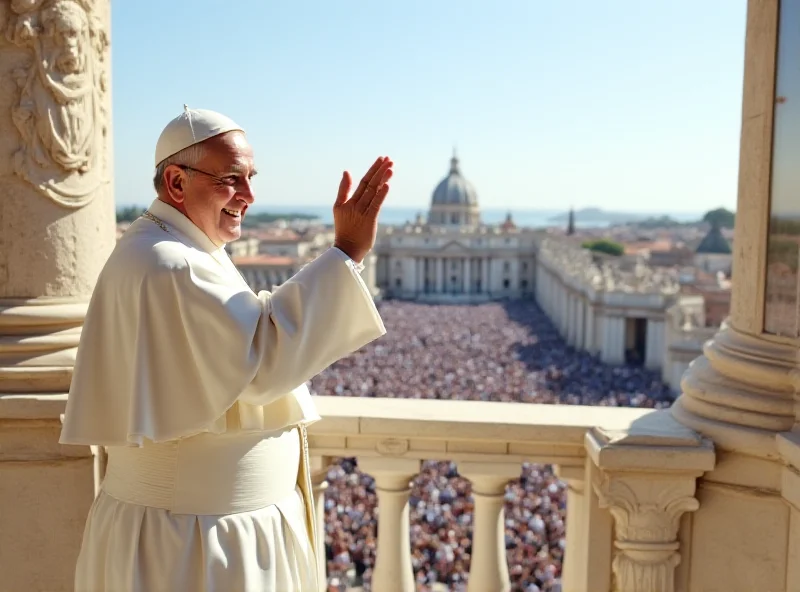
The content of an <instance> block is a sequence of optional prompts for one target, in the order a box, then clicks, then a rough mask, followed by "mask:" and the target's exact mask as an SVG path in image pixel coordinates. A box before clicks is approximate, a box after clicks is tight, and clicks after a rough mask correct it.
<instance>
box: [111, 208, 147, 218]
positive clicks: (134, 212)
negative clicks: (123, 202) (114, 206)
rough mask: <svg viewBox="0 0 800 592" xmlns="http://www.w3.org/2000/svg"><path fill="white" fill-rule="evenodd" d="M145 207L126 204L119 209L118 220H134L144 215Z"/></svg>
mask: <svg viewBox="0 0 800 592" xmlns="http://www.w3.org/2000/svg"><path fill="white" fill-rule="evenodd" d="M143 211H144V208H142V207H141V206H126V207H122V208H119V209H118V210H117V222H133V221H134V220H136V218H138V217H139V216H141V215H142V212H143Z"/></svg>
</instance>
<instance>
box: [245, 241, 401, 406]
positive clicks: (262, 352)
mask: <svg viewBox="0 0 800 592" xmlns="http://www.w3.org/2000/svg"><path fill="white" fill-rule="evenodd" d="M362 267H363V266H362ZM259 299H260V300H261V301H262V302H263V303H264V310H265V311H267V312H268V314H265V315H262V321H261V323H260V327H259V330H258V331H257V333H256V336H255V339H254V342H253V348H254V351H256V352H258V354H257V355H258V356H259V357H260V359H261V363H260V364H259V368H258V370H257V372H256V373H255V376H254V377H253V379H252V380H251V381H250V383H249V384H248V386H247V388H246V389H245V390H244V392H243V393H242V396H241V399H242V400H243V401H245V402H246V403H250V404H260V405H263V404H265V403H266V402H267V401H269V400H270V399H271V398H273V397H275V396H277V395H280V394H281V393H284V392H286V391H288V390H292V389H295V388H297V387H298V386H300V385H301V384H303V383H305V382H307V381H308V380H310V379H311V378H312V377H313V376H315V375H317V374H319V373H320V372H321V371H322V370H324V369H325V368H327V367H328V366H330V365H331V364H332V363H333V362H335V361H337V360H339V359H341V358H343V357H344V356H346V355H349V354H351V353H353V352H354V351H356V350H358V349H359V348H361V347H363V346H364V345H366V344H367V343H369V342H371V341H373V340H375V339H377V338H378V337H380V336H382V335H384V334H385V333H386V329H385V328H384V325H383V322H382V320H381V318H380V315H379V313H378V311H377V309H376V308H375V304H374V301H373V299H372V295H371V294H370V293H369V290H368V288H367V286H366V284H364V281H363V280H362V279H361V277H360V276H359V275H358V271H357V264H356V263H355V262H353V261H352V260H351V259H350V258H349V257H348V256H347V255H345V254H344V253H343V252H342V251H340V250H339V249H330V250H329V251H327V252H326V253H325V254H323V255H322V256H320V257H319V258H318V259H317V260H315V261H314V262H312V263H311V264H309V265H307V266H306V267H304V268H303V269H301V270H300V272H299V273H297V274H296V275H295V276H294V277H292V278H291V279H290V280H289V281H288V282H286V283H284V284H282V285H281V286H280V287H279V288H278V289H277V290H275V292H274V293H273V294H272V295H271V296H270V295H267V293H266V292H261V293H260V294H259Z"/></svg>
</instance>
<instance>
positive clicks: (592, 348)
mask: <svg viewBox="0 0 800 592" xmlns="http://www.w3.org/2000/svg"><path fill="white" fill-rule="evenodd" d="M594 325H595V318H594V306H593V305H592V301H591V300H587V301H586V338H585V339H584V342H585V345H584V347H585V348H586V351H588V352H589V353H590V354H593V353H595V352H596V351H597V347H596V345H595V343H596V341H595V340H596V339H597V337H596V336H595V331H594Z"/></svg>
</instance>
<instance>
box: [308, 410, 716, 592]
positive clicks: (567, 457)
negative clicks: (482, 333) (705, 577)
mask: <svg viewBox="0 0 800 592" xmlns="http://www.w3.org/2000/svg"><path fill="white" fill-rule="evenodd" d="M317 403H318V406H319V409H320V413H321V415H322V417H323V419H322V421H320V422H318V423H316V424H314V425H312V426H311V427H310V429H309V446H310V450H311V454H312V457H313V459H314V460H313V466H314V471H315V478H314V485H315V489H316V490H317V493H318V502H319V503H318V504H317V512H318V521H319V523H320V524H321V523H322V521H323V520H324V504H323V503H322V495H323V493H324V490H325V487H326V484H325V473H326V470H325V469H326V466H327V464H328V462H329V459H330V458H331V457H355V458H356V459H357V461H358V465H359V468H360V469H361V470H362V471H363V472H365V473H367V474H369V475H371V476H372V477H373V478H374V479H375V486H376V491H377V497H378V507H379V520H380V525H379V529H378V548H377V557H376V564H375V568H374V572H373V589H375V590H380V591H381V592H411V591H413V590H414V589H415V585H414V574H413V571H412V564H411V547H410V540H409V518H408V517H409V492H410V485H409V484H410V481H411V480H412V479H413V478H414V476H415V475H416V474H417V473H418V472H419V470H420V467H421V463H422V461H424V460H449V461H454V462H456V463H457V464H458V469H459V473H460V474H461V475H462V476H463V477H465V478H467V479H469V480H470V481H471V483H472V489H473V497H474V501H475V506H474V508H475V510H474V511H475V515H474V517H473V524H474V531H473V549H472V557H471V567H470V574H469V590H470V592H487V591H492V592H494V591H498V592H500V591H506V590H510V582H509V571H508V565H507V563H506V551H505V544H504V537H503V508H504V493H505V488H506V485H507V483H508V482H509V481H511V480H513V479H515V478H517V477H518V476H519V475H520V473H521V469H522V467H521V465H522V463H525V462H533V463H543V464H552V465H555V468H556V472H557V474H558V475H559V477H560V478H561V479H563V480H564V481H566V483H567V484H568V494H567V495H568V497H567V504H568V517H567V548H566V551H565V565H564V570H563V590H564V591H565V592H566V591H570V592H572V591H587V592H608V591H610V590H615V591H619V592H628V591H633V590H636V591H637V592H671V591H672V590H674V589H676V583H675V582H676V577H677V578H679V579H680V577H681V574H680V573H679V572H676V566H678V565H679V563H680V543H679V541H680V539H681V533H680V528H681V524H682V523H681V517H682V515H683V514H684V513H685V512H688V511H693V510H695V509H697V508H698V506H699V503H698V501H697V499H696V498H695V497H694V492H695V481H696V479H697V478H698V477H699V476H701V475H702V474H703V473H704V472H705V471H708V470H710V469H711V468H713V465H714V452H713V449H712V446H711V444H710V443H709V442H708V441H706V440H704V439H702V438H700V437H698V436H697V435H696V434H694V433H693V432H692V431H691V430H689V429H687V428H685V427H683V426H681V425H680V424H678V423H677V422H676V421H675V420H674V419H673V418H672V417H671V415H670V414H669V412H668V411H654V410H649V409H634V408H611V407H581V406H561V405H528V404H519V403H493V402H477V401H437V400H413V399H363V398H347V397H317ZM322 544H323V543H322V541H320V549H319V556H320V557H321V558H323V559H322V561H323V562H324V557H325V553H324V548H322ZM324 569H325V566H324V563H321V565H320V573H323V572H324ZM676 574H677V575H676ZM321 589H323V587H322V586H321Z"/></svg>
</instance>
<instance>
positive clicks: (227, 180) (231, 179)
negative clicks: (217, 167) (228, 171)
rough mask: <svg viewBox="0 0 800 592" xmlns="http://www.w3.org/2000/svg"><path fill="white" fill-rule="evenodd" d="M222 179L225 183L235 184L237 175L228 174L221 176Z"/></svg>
mask: <svg viewBox="0 0 800 592" xmlns="http://www.w3.org/2000/svg"><path fill="white" fill-rule="evenodd" d="M222 180H223V181H224V183H225V185H236V182H237V181H238V180H239V177H238V176H236V175H229V176H227V177H223V178H222Z"/></svg>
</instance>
